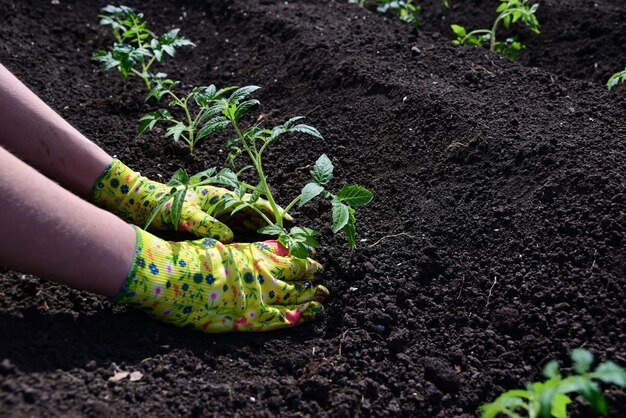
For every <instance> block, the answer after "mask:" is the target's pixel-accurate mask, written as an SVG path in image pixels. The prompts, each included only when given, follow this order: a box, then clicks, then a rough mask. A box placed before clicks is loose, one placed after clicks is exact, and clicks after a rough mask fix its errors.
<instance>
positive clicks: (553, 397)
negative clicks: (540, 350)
mask: <svg viewBox="0 0 626 418" xmlns="http://www.w3.org/2000/svg"><path fill="white" fill-rule="evenodd" d="M571 358H572V363H573V366H574V371H575V372H576V373H575V374H573V375H571V376H567V377H563V376H561V374H560V372H559V363H558V362H557V361H555V360H553V361H551V362H549V363H548V364H547V365H546V366H545V367H544V369H543V375H544V376H545V377H546V378H548V380H546V381H545V382H535V383H529V384H528V385H527V386H526V390H524V389H515V390H510V391H508V392H505V393H503V394H502V395H500V396H499V397H498V398H497V399H496V400H495V401H493V402H491V403H488V404H485V405H483V406H481V407H480V411H481V413H482V418H495V417H497V416H500V415H502V416H507V417H515V418H522V417H529V418H539V417H541V418H549V417H555V418H566V417H567V405H568V404H570V403H571V402H572V400H571V398H570V397H569V396H568V394H570V393H574V392H577V393H580V394H581V395H582V397H583V398H585V399H586V400H587V402H589V404H590V405H591V407H592V408H593V409H594V410H596V411H597V412H598V413H600V414H601V415H602V416H608V407H607V402H606V398H605V397H604V395H603V394H602V390H601V388H600V385H599V384H598V381H600V382H602V383H606V384H613V385H617V386H620V387H626V371H624V369H623V368H621V367H620V366H618V365H617V364H615V363H613V362H612V361H606V362H604V363H601V364H600V365H598V367H596V369H595V370H593V371H591V365H592V364H593V362H594V357H593V354H591V353H590V352H589V351H587V350H585V349H583V348H578V349H576V350H573V351H572V353H571Z"/></svg>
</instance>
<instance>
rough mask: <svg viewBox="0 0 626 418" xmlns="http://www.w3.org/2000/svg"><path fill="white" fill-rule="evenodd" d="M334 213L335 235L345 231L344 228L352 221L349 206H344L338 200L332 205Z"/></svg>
mask: <svg viewBox="0 0 626 418" xmlns="http://www.w3.org/2000/svg"><path fill="white" fill-rule="evenodd" d="M332 213H333V228H332V230H333V233H335V234H336V233H337V232H339V231H341V230H342V229H343V227H344V226H346V224H347V223H348V221H349V220H350V210H349V207H348V206H347V205H344V204H343V203H341V202H340V201H338V200H333V203H332Z"/></svg>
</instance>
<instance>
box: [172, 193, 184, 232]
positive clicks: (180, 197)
mask: <svg viewBox="0 0 626 418" xmlns="http://www.w3.org/2000/svg"><path fill="white" fill-rule="evenodd" d="M186 194H187V187H185V188H184V189H182V190H178V191H177V192H176V193H175V194H174V202H173V203H172V208H171V212H170V216H171V218H172V225H174V228H175V229H177V230H178V225H179V224H180V214H181V212H182V210H183V203H185V195H186Z"/></svg>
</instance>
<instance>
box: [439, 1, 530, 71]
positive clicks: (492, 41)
mask: <svg viewBox="0 0 626 418" xmlns="http://www.w3.org/2000/svg"><path fill="white" fill-rule="evenodd" d="M528 1H529V0H500V6H498V8H497V9H496V11H497V12H498V13H499V15H498V17H496V20H495V21H494V23H493V26H492V27H491V29H476V30H473V31H471V32H468V31H467V30H466V29H465V27H463V26H461V25H451V26H450V28H451V29H452V31H453V32H454V34H455V35H456V39H455V40H454V41H452V42H453V43H454V44H456V45H469V46H477V47H482V46H484V45H486V44H489V49H490V50H491V51H493V52H497V53H499V54H501V55H503V56H505V57H507V58H510V59H512V60H517V59H518V58H519V53H520V51H521V50H522V49H524V48H526V47H525V46H524V44H522V43H521V42H519V41H517V40H516V39H515V38H507V39H505V40H504V41H498V40H497V39H496V32H497V30H498V27H499V25H500V23H502V25H503V26H504V27H505V28H506V29H509V28H510V26H511V24H513V23H517V22H522V23H524V24H525V25H526V26H528V27H529V28H530V30H531V31H532V32H534V33H537V34H538V33H539V21H538V20H537V17H536V16H535V13H536V12H537V9H538V8H539V4H533V5H530V4H528Z"/></svg>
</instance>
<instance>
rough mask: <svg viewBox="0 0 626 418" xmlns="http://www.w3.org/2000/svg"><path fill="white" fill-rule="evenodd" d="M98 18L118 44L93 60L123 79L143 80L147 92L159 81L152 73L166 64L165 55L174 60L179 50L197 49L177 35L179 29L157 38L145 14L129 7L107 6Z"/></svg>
mask: <svg viewBox="0 0 626 418" xmlns="http://www.w3.org/2000/svg"><path fill="white" fill-rule="evenodd" d="M98 17H99V18H100V25H102V26H109V27H110V28H111V32H112V33H113V37H114V38H115V43H114V44H113V47H112V48H111V49H110V50H101V51H98V52H96V53H95V54H93V57H92V59H93V60H94V61H98V62H99V63H100V64H101V67H100V69H101V70H102V71H108V70H110V69H112V68H117V69H118V70H119V71H120V74H121V75H122V78H124V79H126V78H127V77H128V76H129V75H134V76H137V77H139V78H141V79H142V80H143V81H144V83H145V85H146V88H147V89H148V90H151V89H152V85H153V83H154V82H155V81H156V80H157V79H158V78H159V77H158V76H154V75H152V74H151V73H150V68H151V67H152V65H153V64H154V62H155V61H156V62H159V63H161V62H163V58H164V56H165V55H169V56H171V57H173V56H174V55H175V54H176V48H179V47H183V46H192V47H193V46H195V45H194V43H193V42H191V41H190V40H188V39H186V38H184V37H182V36H180V35H179V34H178V32H179V29H172V30H170V31H168V32H166V33H165V34H163V35H161V36H157V35H155V34H154V32H152V31H151V30H149V29H148V28H147V27H146V21H145V20H144V16H143V13H136V12H135V11H134V10H133V9H131V8H130V7H127V6H111V5H109V6H106V7H104V8H103V9H102V14H100V15H98ZM159 74H162V73H159ZM163 76H164V75H163Z"/></svg>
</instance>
